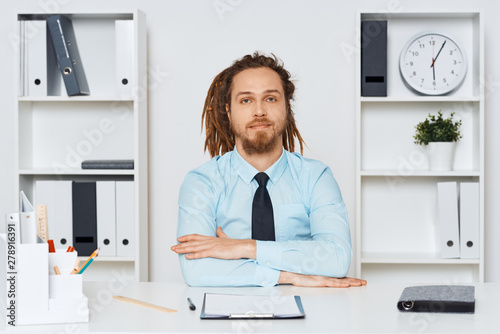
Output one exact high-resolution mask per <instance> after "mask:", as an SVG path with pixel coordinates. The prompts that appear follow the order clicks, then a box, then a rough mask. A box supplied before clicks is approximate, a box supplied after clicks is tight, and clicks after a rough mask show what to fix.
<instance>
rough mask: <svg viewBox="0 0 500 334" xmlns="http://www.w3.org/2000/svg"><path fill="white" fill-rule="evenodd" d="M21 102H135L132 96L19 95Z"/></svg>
mask: <svg viewBox="0 0 500 334" xmlns="http://www.w3.org/2000/svg"><path fill="white" fill-rule="evenodd" d="M17 100H18V101H19V102H73V101H84V102H133V101H134V98H133V97H131V96H124V97H120V96H93V95H88V96H19V97H18V99H17Z"/></svg>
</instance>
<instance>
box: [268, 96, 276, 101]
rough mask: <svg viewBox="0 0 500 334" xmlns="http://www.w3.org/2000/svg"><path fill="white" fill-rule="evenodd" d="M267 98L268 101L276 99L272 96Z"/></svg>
mask: <svg viewBox="0 0 500 334" xmlns="http://www.w3.org/2000/svg"><path fill="white" fill-rule="evenodd" d="M267 100H268V101H269V102H276V99H275V98H274V97H268V98H267Z"/></svg>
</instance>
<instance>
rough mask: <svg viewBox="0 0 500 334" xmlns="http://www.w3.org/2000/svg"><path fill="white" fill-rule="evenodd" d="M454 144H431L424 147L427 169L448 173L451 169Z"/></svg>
mask: <svg viewBox="0 0 500 334" xmlns="http://www.w3.org/2000/svg"><path fill="white" fill-rule="evenodd" d="M455 144H456V143H455V142H433V143H429V144H428V145H427V146H426V151H427V158H428V160H429V169H430V170H433V171H449V170H452V169H453V160H454V158H455Z"/></svg>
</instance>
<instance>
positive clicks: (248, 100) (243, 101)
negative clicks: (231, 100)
mask: <svg viewBox="0 0 500 334" xmlns="http://www.w3.org/2000/svg"><path fill="white" fill-rule="evenodd" d="M241 103H250V99H243V100H241Z"/></svg>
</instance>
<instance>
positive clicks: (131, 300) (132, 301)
mask: <svg viewBox="0 0 500 334" xmlns="http://www.w3.org/2000/svg"><path fill="white" fill-rule="evenodd" d="M113 298H114V299H117V300H121V301H124V302H127V303H132V304H135V305H139V306H144V307H148V308H152V309H153V310H158V311H162V312H166V313H173V312H177V310H173V309H170V308H166V307H163V306H158V305H155V304H151V303H147V302H143V301H142V300H138V299H134V298H129V297H123V296H113Z"/></svg>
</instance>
